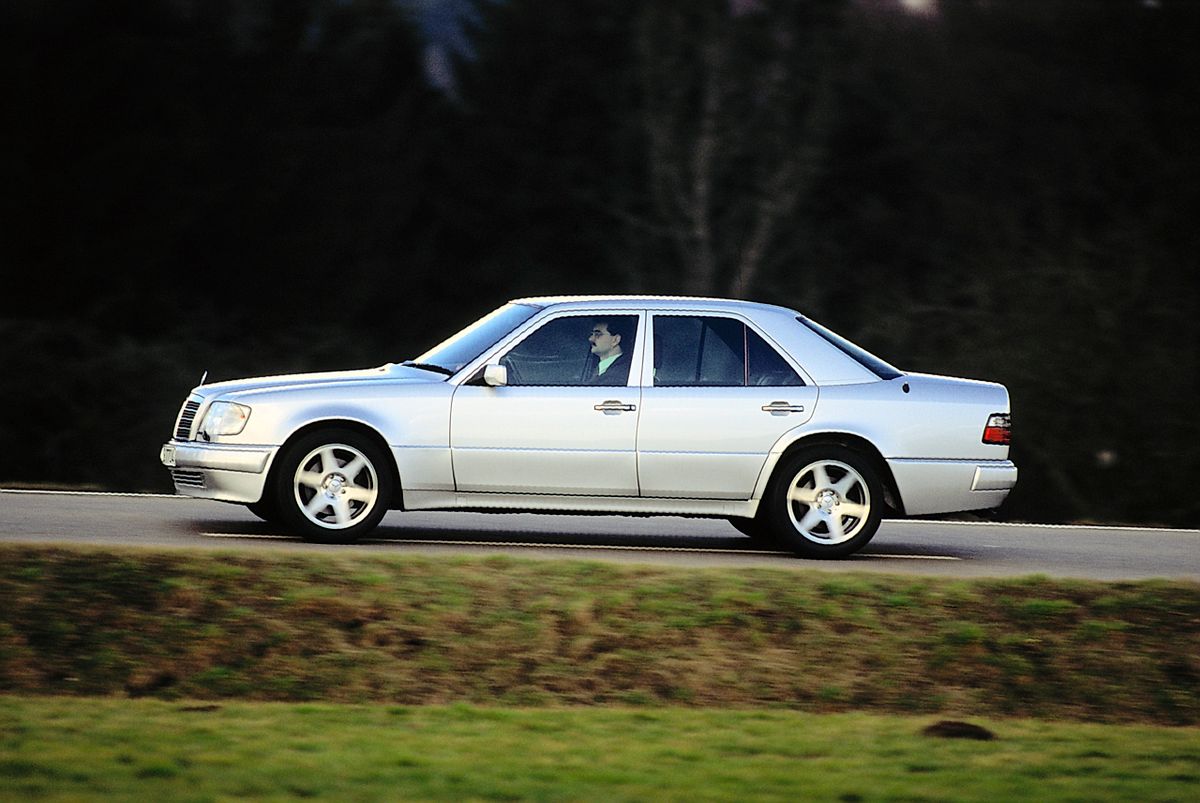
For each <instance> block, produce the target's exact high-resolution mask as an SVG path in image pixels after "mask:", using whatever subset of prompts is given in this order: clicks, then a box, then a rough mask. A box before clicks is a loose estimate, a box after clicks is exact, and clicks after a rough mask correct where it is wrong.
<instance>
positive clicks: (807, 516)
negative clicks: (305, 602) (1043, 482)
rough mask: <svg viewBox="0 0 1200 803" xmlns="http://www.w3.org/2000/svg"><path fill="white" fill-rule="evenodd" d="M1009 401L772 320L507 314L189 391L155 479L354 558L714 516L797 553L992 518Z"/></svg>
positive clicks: (643, 305)
mask: <svg viewBox="0 0 1200 803" xmlns="http://www.w3.org/2000/svg"><path fill="white" fill-rule="evenodd" d="M1009 437H1010V411H1009V398H1008V392H1007V391H1006V390H1005V388H1004V387H1003V386H1002V385H998V384H994V383H990V382H979V381H973V380H967V379H955V378H950V377H942V376H933V375H928V374H917V373H906V372H903V371H900V370H897V369H896V368H893V367H892V366H891V365H889V364H887V363H886V362H884V361H882V360H880V359H879V358H877V357H875V356H873V355H871V354H869V353H867V352H866V351H864V350H863V349H861V348H859V347H857V346H855V345H854V344H853V343H850V342H849V341H847V340H845V339H844V338H842V337H840V336H838V335H836V334H834V333H833V332H831V331H829V330H828V329H826V328H824V327H822V326H821V325H820V324H818V323H816V322H815V321H812V320H810V319H809V318H806V317H805V316H803V315H801V314H799V313H797V312H795V311H793V310H790V309H784V308H782V307H777V306H770V305H767V304H757V303H750V302H744V301H726V300H716V299H698V298H657V297H654V298H649V297H587V298H574V297H571V298H527V299H520V300H516V301H512V302H510V303H508V304H505V305H504V306H502V307H500V308H499V309H497V310H496V311H494V312H492V313H491V314H490V315H487V316H486V317H484V318H482V319H480V320H478V321H476V322H475V323H473V324H471V325H470V326H468V327H467V328H466V329H463V330H462V331H461V332H459V333H457V334H455V335H454V336H452V337H450V338H449V339H448V340H446V341H444V342H442V343H440V344H438V345H436V346H434V347H433V348H432V349H430V350H429V351H427V352H425V353H424V354H422V355H421V356H419V357H417V358H415V359H413V360H410V361H407V362H402V363H398V364H395V363H392V364H388V365H384V366H382V367H380V368H375V369H369V370H356V371H344V372H333V373H316V374H302V375H292V376H274V377H264V378H257V379H242V380H236V381H231V382H218V383H214V384H202V385H200V386H199V387H196V388H194V389H193V390H192V392H191V394H190V395H189V396H188V398H187V400H186V401H185V402H184V405H183V408H182V410H181V411H180V413H179V417H178V419H177V421H176V425H175V433H174V437H173V438H172V439H171V440H170V441H169V442H168V443H166V444H165V445H164V446H163V447H162V452H161V461H162V463H163V464H164V465H165V466H167V467H168V468H169V469H170V471H171V474H172V477H173V479H174V483H175V488H176V490H177V491H178V492H179V493H181V494H185V495H187V496H195V497H202V498H208V499H218V500H223V501H226V502H236V503H241V504H244V505H246V506H247V507H248V508H249V509H250V510H251V511H253V512H254V513H255V514H257V515H258V516H260V517H262V518H264V519H266V520H267V521H270V522H273V523H275V524H276V525H278V526H279V527H280V528H281V529H282V530H284V531H286V532H291V533H295V534H296V535H299V536H302V537H304V538H307V539H310V540H313V541H322V542H350V541H354V540H356V539H358V538H361V537H362V536H364V535H366V534H367V533H368V532H370V531H371V530H372V529H373V528H374V527H375V526H376V525H378V524H379V522H380V520H381V519H382V518H383V516H384V514H385V513H386V512H387V511H389V510H493V511H496V510H499V511H544V512H564V511H568V512H587V513H619V514H626V515H628V514H635V515H637V514H644V515H687V516H706V517H715V518H724V519H727V520H728V521H729V522H730V523H731V524H733V525H734V526H735V527H737V528H738V530H740V531H741V532H743V533H745V534H746V535H749V536H750V537H752V538H754V539H756V540H759V541H761V542H764V543H772V544H775V545H778V546H782V547H785V548H787V549H790V550H792V551H794V552H796V553H797V554H799V555H803V556H808V557H843V556H846V555H849V554H851V553H853V552H855V551H856V550H858V549H860V548H862V546H863V545H865V544H866V543H867V542H868V541H869V540H870V539H871V537H872V536H873V535H874V534H875V531H876V529H877V528H878V526H879V522H880V519H881V517H883V516H885V515H886V516H903V515H907V516H914V515H918V516H919V515H929V514H940V513H948V512H953V511H967V510H978V509H984V508H992V507H996V506H998V505H999V504H1000V503H1001V502H1002V501H1003V500H1004V498H1005V497H1006V496H1007V494H1008V493H1009V491H1010V489H1011V488H1012V487H1013V485H1014V484H1015V482H1016V479H1017V468H1016V466H1014V465H1013V463H1012V462H1011V461H1010V460H1009V459H1008V449H1009Z"/></svg>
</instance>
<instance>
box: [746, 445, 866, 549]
mask: <svg viewBox="0 0 1200 803" xmlns="http://www.w3.org/2000/svg"><path fill="white" fill-rule="evenodd" d="M766 503H767V510H766V516H767V520H768V521H769V522H770V524H771V527H772V529H773V531H774V532H775V535H776V536H777V538H778V540H779V543H781V544H782V545H784V546H786V547H787V548H789V549H791V550H792V551H793V552H795V553H796V554H797V555H800V556H802V557H808V558H843V557H845V556H847V555H851V554H853V553H855V552H857V551H858V550H860V549H862V548H863V547H864V546H866V545H867V542H869V541H870V540H871V538H872V537H874V535H875V531H876V530H878V529H879V520H880V518H881V515H882V512H883V489H882V485H881V483H880V481H879V477H878V474H877V473H876V471H875V468H874V467H873V466H872V465H871V462H870V461H869V460H868V459H866V458H865V457H864V456H863V455H861V454H859V453H858V452H855V451H853V450H851V449H847V448H845V447H842V446H835V445H829V446H811V447H807V448H805V449H801V450H799V451H797V452H796V453H795V454H793V455H791V456H790V457H788V458H787V459H786V460H785V461H784V463H783V464H782V465H781V466H780V468H779V470H778V472H777V473H776V475H775V481H774V482H773V483H772V486H771V489H770V491H769V492H768V498H767V500H766Z"/></svg>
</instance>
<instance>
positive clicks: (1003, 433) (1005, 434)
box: [983, 413, 1012, 446]
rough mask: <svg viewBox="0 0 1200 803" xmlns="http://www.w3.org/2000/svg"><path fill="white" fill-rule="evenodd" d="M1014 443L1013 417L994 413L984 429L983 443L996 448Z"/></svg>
mask: <svg viewBox="0 0 1200 803" xmlns="http://www.w3.org/2000/svg"><path fill="white" fill-rule="evenodd" d="M1010 441H1012V416H1011V415H1009V414H1008V413H992V414H991V415H990V416H988V420H987V425H986V426H984V428H983V442H984V443H991V444H994V445H996V446H1008V444H1009V442H1010Z"/></svg>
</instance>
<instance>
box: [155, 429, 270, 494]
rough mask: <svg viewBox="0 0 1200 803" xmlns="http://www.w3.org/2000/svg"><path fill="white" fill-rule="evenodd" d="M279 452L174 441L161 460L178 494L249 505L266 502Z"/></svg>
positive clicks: (160, 457) (250, 447)
mask: <svg viewBox="0 0 1200 803" xmlns="http://www.w3.org/2000/svg"><path fill="white" fill-rule="evenodd" d="M277 449H278V447H275V446H230V445H227V444H213V443H196V442H194V441H170V442H168V443H165V444H163V447H162V449H161V450H160V452H159V461H160V462H161V463H162V464H163V465H164V466H166V467H167V468H168V469H169V470H170V472H171V478H172V480H174V482H175V491H176V492H177V493H180V494H182V495H184V496H194V497H198V498H201V499H220V500H222V501H224V502H242V503H247V504H248V503H251V502H257V501H259V500H260V499H262V494H263V487H264V485H265V484H266V481H267V472H268V471H269V470H270V467H271V461H272V460H273V459H274V457H275V453H276V451H277Z"/></svg>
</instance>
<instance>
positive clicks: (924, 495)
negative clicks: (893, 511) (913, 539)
mask: <svg viewBox="0 0 1200 803" xmlns="http://www.w3.org/2000/svg"><path fill="white" fill-rule="evenodd" d="M887 463H888V467H889V468H891V470H892V476H893V477H895V479H896V486H897V489H898V490H899V491H900V500H901V503H902V504H903V506H904V513H905V514H906V515H909V516H924V515H929V514H932V513H953V512H956V511H960V510H983V509H985V508H993V507H998V506H999V505H1000V503H1001V502H1003V501H1004V499H1005V498H1006V497H1007V496H1008V493H1009V491H1011V490H1012V488H1013V486H1014V485H1016V484H1017V467H1016V465H1015V464H1013V462H1012V461H1011V460H888V461H887Z"/></svg>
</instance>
